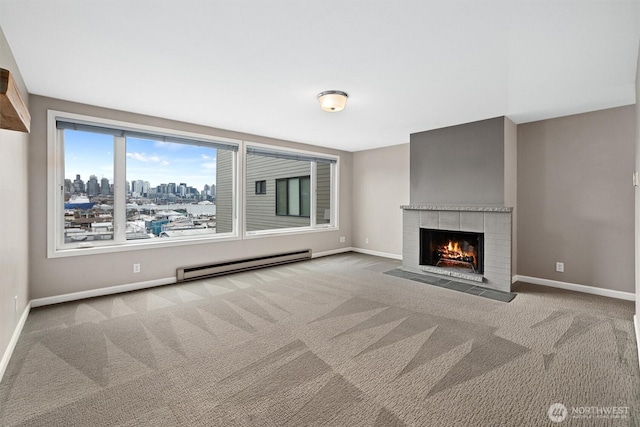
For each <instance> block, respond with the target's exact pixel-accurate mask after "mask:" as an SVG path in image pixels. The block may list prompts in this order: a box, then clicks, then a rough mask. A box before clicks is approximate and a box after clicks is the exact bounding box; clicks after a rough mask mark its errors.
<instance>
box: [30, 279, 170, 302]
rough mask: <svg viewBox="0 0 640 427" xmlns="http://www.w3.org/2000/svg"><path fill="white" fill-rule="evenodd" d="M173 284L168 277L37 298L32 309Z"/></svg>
mask: <svg viewBox="0 0 640 427" xmlns="http://www.w3.org/2000/svg"><path fill="white" fill-rule="evenodd" d="M173 283H176V278H175V277H166V278H164V279H155V280H147V281H146V282H137V283H129V284H126V285H118V286H109V287H108V288H99V289H92V290H90V291H81V292H72V293H70V294H63V295H56V296H53V297H45V298H36V299H32V300H31V307H42V306H43V305H51V304H59V303H61V302H68V301H77V300H80V299H85V298H93V297H101V296H104V295H113V294H119V293H121V292H129V291H137V290H139V289H147V288H153V287H155V286H162V285H171V284H173Z"/></svg>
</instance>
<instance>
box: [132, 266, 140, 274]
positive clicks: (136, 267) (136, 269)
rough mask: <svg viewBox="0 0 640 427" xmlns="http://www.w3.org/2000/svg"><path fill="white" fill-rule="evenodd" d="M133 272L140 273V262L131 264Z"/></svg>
mask: <svg viewBox="0 0 640 427" xmlns="http://www.w3.org/2000/svg"><path fill="white" fill-rule="evenodd" d="M133 272H134V273H140V264H133Z"/></svg>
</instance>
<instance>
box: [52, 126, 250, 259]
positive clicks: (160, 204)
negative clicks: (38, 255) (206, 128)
mask: <svg viewBox="0 0 640 427" xmlns="http://www.w3.org/2000/svg"><path fill="white" fill-rule="evenodd" d="M55 133H56V134H55V146H54V147H53V148H54V151H55V153H56V154H57V155H56V156H54V157H55V158H56V159H57V160H58V161H57V167H56V171H55V173H54V177H53V179H54V180H55V182H56V183H57V184H56V185H57V186H58V188H60V191H59V192H58V196H57V197H58V198H57V199H56V200H55V203H53V209H54V211H55V215H54V221H55V223H54V224H53V227H52V228H53V229H54V230H55V233H54V234H55V236H54V242H55V245H54V246H55V248H54V250H65V249H75V248H92V247H104V246H126V245H131V244H139V243H153V242H168V241H172V240H173V241H179V240H194V239H203V238H216V237H220V236H223V237H224V236H229V235H233V234H234V233H235V230H234V227H233V221H232V218H233V211H234V200H235V196H234V194H233V188H234V185H233V182H235V179H234V167H233V164H234V161H235V157H236V152H237V150H238V144H233V143H230V142H223V141H215V140H210V139H208V138H206V137H204V136H203V137H198V136H193V135H188V136H186V135H171V134H167V133H164V132H162V131H160V130H158V131H157V132H154V131H152V130H148V129H144V130H141V129H131V128H128V127H118V126H116V125H114V124H111V123H110V124H109V125H105V124H104V123H86V122H84V121H79V120H78V121H75V120H73V119H67V118H56V119H55ZM219 212H222V216H223V217H224V218H223V220H222V221H221V222H218V221H217V218H218V215H219Z"/></svg>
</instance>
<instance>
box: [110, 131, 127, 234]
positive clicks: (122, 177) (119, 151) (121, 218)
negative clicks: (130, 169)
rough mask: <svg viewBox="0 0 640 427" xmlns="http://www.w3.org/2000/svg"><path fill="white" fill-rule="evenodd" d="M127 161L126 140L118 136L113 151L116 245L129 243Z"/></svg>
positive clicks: (114, 230)
mask: <svg viewBox="0 0 640 427" xmlns="http://www.w3.org/2000/svg"><path fill="white" fill-rule="evenodd" d="M126 160H127V142H126V138H125V137H122V136H116V137H114V150H113V168H114V170H113V172H114V177H113V238H114V242H115V243H116V244H123V243H125V242H126V241H127V208H126V205H127V194H126V180H127V171H126Z"/></svg>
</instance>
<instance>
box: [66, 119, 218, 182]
mask: <svg viewBox="0 0 640 427" xmlns="http://www.w3.org/2000/svg"><path fill="white" fill-rule="evenodd" d="M64 144H65V150H64V151H65V178H68V179H71V180H74V179H75V178H76V174H80V178H81V179H82V180H83V181H84V182H87V181H88V180H89V176H90V175H95V176H97V177H98V181H100V180H101V179H102V178H103V177H105V178H108V179H109V182H110V183H111V184H113V136H111V135H101V134H94V133H88V132H79V131H74V130H65V140H64ZM216 152H217V150H216V149H215V148H208V147H201V146H196V145H187V144H175V143H168V142H161V141H152V140H145V139H138V138H127V181H129V182H131V181H136V180H139V179H140V180H142V181H149V183H150V184H151V186H152V187H157V186H158V185H160V184H168V183H170V182H175V183H176V185H179V184H180V183H181V182H185V183H186V184H187V185H189V186H191V187H195V188H197V189H198V190H200V191H201V190H202V189H203V188H204V185H205V184H209V185H211V184H215V182H216Z"/></svg>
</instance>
